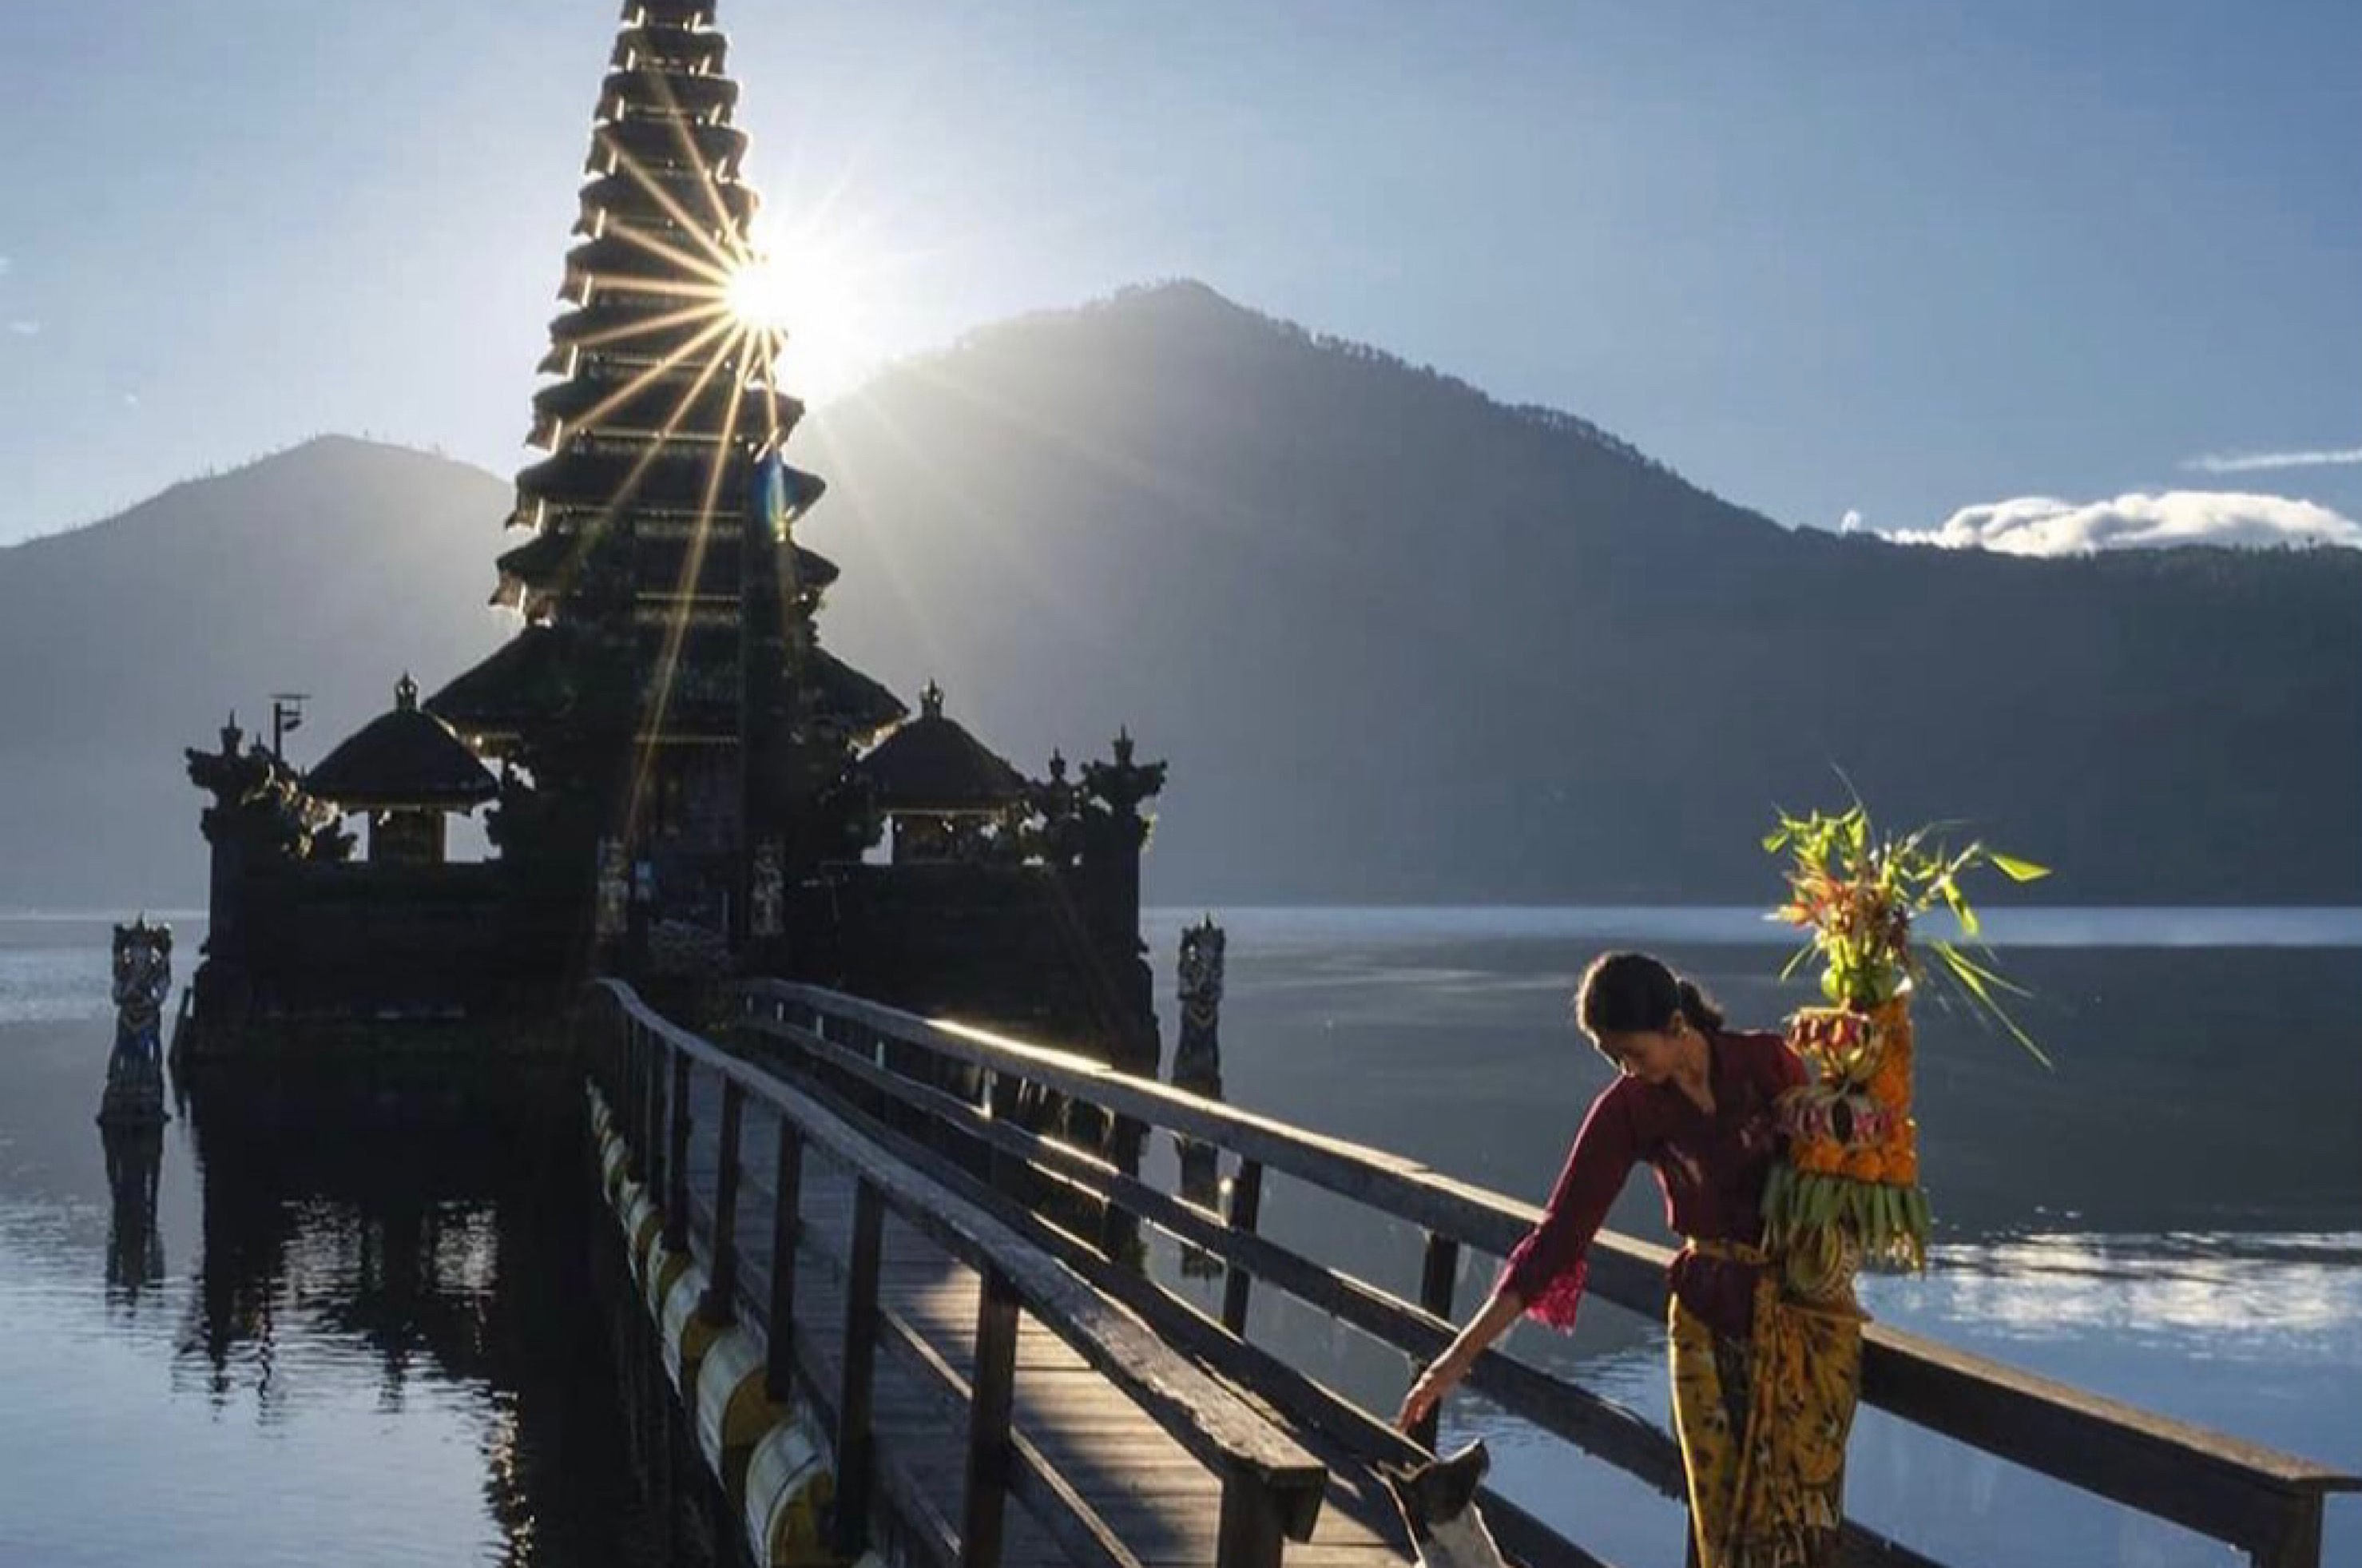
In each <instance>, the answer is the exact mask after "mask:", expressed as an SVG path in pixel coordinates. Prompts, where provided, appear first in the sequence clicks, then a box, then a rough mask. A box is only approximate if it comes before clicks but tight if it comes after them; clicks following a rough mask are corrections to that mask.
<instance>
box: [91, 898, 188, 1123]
mask: <svg viewBox="0 0 2362 1568" xmlns="http://www.w3.org/2000/svg"><path fill="white" fill-rule="evenodd" d="M171 994H172V928H171V926H169V925H149V923H148V920H147V917H146V916H144V915H143V916H141V917H140V918H139V919H138V920H137V921H134V922H132V923H131V924H129V925H118V926H116V928H115V1050H114V1053H113V1054H112V1055H109V1056H108V1057H107V1059H106V1092H105V1095H104V1096H103V1097H102V1098H101V1099H100V1101H99V1107H98V1120H99V1121H100V1122H101V1123H102V1124H104V1125H106V1126H127V1127H131V1126H154V1125H157V1124H159V1123H161V1122H162V1121H166V1120H167V1118H166V1115H165V1111H164V1046H163V1039H162V1031H163V1021H164V1003H165V1001H166V1000H167V999H169V998H170V997H171Z"/></svg>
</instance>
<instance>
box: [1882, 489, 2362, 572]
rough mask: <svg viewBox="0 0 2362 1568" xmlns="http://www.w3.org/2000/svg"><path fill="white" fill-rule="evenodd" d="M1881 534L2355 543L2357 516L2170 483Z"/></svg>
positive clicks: (1972, 542)
mask: <svg viewBox="0 0 2362 1568" xmlns="http://www.w3.org/2000/svg"><path fill="white" fill-rule="evenodd" d="M1886 537H1888V538H1890V539H1893V540H1894V541H1895V542H1896V543H1898V544H1905V545H1937V546H1940V547H1943V548H1946V549H1983V550H1992V551H1995V552H1998V553H2000V554H2003V555H2012V556H2081V555H2090V554H2091V553H2092V552H2093V551H2095V550H2133V549H2159V548H2163V547H2167V546H2170V545H2235V546H2243V547H2262V546H2271V545H2301V544H2315V543H2318V544H2329V545H2345V546H2347V547H2353V548H2362V524H2356V523H2355V522H2354V521H2353V520H2352V519H2350V518H2347V517H2343V516H2340V515H2339V514H2338V513H2334V512H2332V511H2331V510H2330V509H2329V508H2327V507H2325V506H2321V505H2317V504H2315V503H2314V502H2310V501H2297V500H2293V499H2291V498H2290V497H2288V496H2281V495H2246V494H2241V493H2239V492H2237V491H2213V490H2171V491H2163V492H2161V493H2158V494H2153V495H2152V494H2139V493H2135V494H2131V495H2120V496H2117V497H2116V498H2115V499H2114V500H2113V501H2092V502H2072V501H2059V500H2056V499H2054V498H2052V497H2050V496H2046V495H2026V496H2020V497H2018V498H2016V499H2015V500H2013V501H1993V502H1985V503H1984V504H1982V505H1980V506H1964V507H1962V508H1960V510H1959V511H1958V512H1955V513H1952V515H1951V516H1950V517H1948V518H1947V519H1945V521H1944V524H1943V526H1941V527H1938V528H1926V529H1904V530H1899V531H1897V532H1894V533H1890V534H1888V535H1887V536H1886Z"/></svg>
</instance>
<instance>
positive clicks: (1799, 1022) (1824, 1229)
mask: <svg viewBox="0 0 2362 1568" xmlns="http://www.w3.org/2000/svg"><path fill="white" fill-rule="evenodd" d="M1934 831H1935V830H1933V829H1931V828H1921V829H1919V830H1918V831H1917V832H1915V833H1912V834H1904V835H1902V836H1900V837H1881V836H1880V835H1879V834H1878V833H1877V832H1876V830H1875V829H1874V828H1873V827H1872V825H1871V820H1870V813H1869V812H1867V811H1866V810H1865V809H1864V808H1863V807H1861V806H1860V804H1859V803H1857V804H1856V805H1855V806H1854V807H1853V809H1852V810H1850V811H1848V812H1843V813H1842V814H1839V815H1836V816H1829V815H1825V814H1823V813H1821V812H1815V813H1813V814H1812V815H1811V816H1808V817H1791V816H1788V815H1785V814H1784V813H1783V815H1782V816H1781V818H1780V823H1779V826H1778V827H1777V828H1775V829H1774V830H1773V831H1772V832H1771V834H1769V835H1767V836H1766V837H1765V839H1764V841H1763V847H1764V848H1765V850H1767V851H1768V852H1770V853H1771V854H1773V855H1778V854H1781V853H1783V851H1784V852H1785V853H1786V854H1787V856H1788V857H1789V862H1788V868H1787V881H1788V901H1787V902H1786V903H1784V904H1783V905H1782V906H1781V907H1780V908H1779V909H1777V910H1775V911H1772V918H1773V919H1775V920H1779V921H1783V922H1787V923H1788V924H1790V925H1794V926H1796V927H1798V928H1799V929H1801V930H1803V931H1805V933H1807V940H1806V941H1805V945H1804V946H1803V947H1802V948H1801V949H1799V950H1798V952H1797V954H1796V956H1795V957H1794V958H1793V959H1791V960H1790V961H1789V964H1788V967H1787V969H1786V970H1784V971H1783V975H1782V977H1783V979H1784V978H1785V977H1787V976H1788V975H1792V974H1794V972H1795V971H1796V970H1797V968H1799V967H1800V966H1802V965H1804V964H1805V962H1806V961H1807V960H1809V959H1812V958H1814V957H1816V956H1817V957H1818V958H1819V960H1820V962H1821V995H1822V996H1823V997H1824V998H1825V999H1827V1006H1824V1007H1809V1008H1803V1009H1800V1010H1798V1011H1797V1012H1796V1013H1795V1014H1794V1016H1792V1017H1791V1018H1790V1019H1789V1021H1788V1043H1789V1044H1790V1045H1791V1046H1793V1047H1794V1049H1795V1051H1796V1053H1797V1054H1798V1055H1801V1056H1803V1057H1804V1058H1805V1061H1806V1062H1807V1063H1809V1064H1810V1065H1811V1066H1812V1068H1813V1081H1812V1082H1811V1083H1808V1084H1806V1085H1805V1086H1804V1087H1802V1088H1796V1089H1794V1090H1791V1091H1790V1092H1789V1093H1788V1094H1787V1095H1785V1096H1783V1098H1782V1100H1781V1103H1780V1123H1781V1129H1782V1131H1783V1132H1785V1133H1786V1134H1787V1135H1788V1154H1787V1157H1786V1158H1785V1159H1783V1161H1781V1162H1780V1163H1779V1164H1778V1165H1774V1166H1773V1167H1772V1172H1771V1184H1770V1186H1769V1187H1767V1188H1766V1189H1765V1191H1764V1195H1763V1215H1764V1239H1765V1241H1766V1242H1767V1243H1768V1244H1769V1245H1770V1246H1771V1248H1772V1249H1773V1250H1775V1251H1776V1252H1778V1253H1780V1254H1781V1255H1782V1256H1783V1257H1784V1258H1785V1259H1786V1267H1787V1276H1788V1286H1789V1288H1790V1291H1791V1292H1792V1293H1793V1294H1794V1295H1796V1296H1798V1297H1803V1298H1805V1299H1806V1300H1814V1301H1824V1302H1842V1301H1847V1300H1849V1299H1850V1297H1851V1293H1852V1280H1853V1275H1854V1274H1855V1272H1856V1271H1857V1270H1858V1269H1860V1267H1862V1266H1863V1265H1865V1264H1868V1265H1871V1266H1888V1267H1896V1268H1914V1269H1915V1268H1924V1267H1925V1266H1926V1261H1927V1228H1928V1209H1927V1195H1926V1193H1925V1192H1924V1191H1922V1190H1921V1189H1920V1186H1919V1143H1918V1130H1919V1129H1918V1123H1917V1122H1916V1121H1914V1120H1913V1119H1912V1115H1911V1097H1912V1075H1911V1058H1912V1033H1911V999H1912V996H1913V994H1914V991H1915V987H1916V983H1917V982H1918V981H1919V980H1920V979H1921V978H1922V977H1924V976H1925V975H1926V973H1927V971H1928V970H1929V968H1930V967H1933V968H1935V969H1936V970H1937V971H1938V972H1940V973H1941V974H1943V975H1944V976H1946V977H1948V978H1949V979H1951V980H1952V981H1954V982H1956V983H1957V984H1958V985H1959V988H1960V989H1961V991H1962V992H1963V993H1965V994H1966V995H1967V997H1968V998H1969V999H1970V1000H1971V1001H1972V1002H1974V1003H1976V1004H1978V1005H1980V1006H1981V1007H1982V1008H1984V1009H1985V1010H1988V1011H1989V1012H1991V1013H1992V1016H1993V1017H1994V1018H1995V1019H1996V1020H1998V1021H2000V1022H2001V1024H2002V1025H2003V1027H2004V1028H2006V1029H2007V1030H2008V1031H2009V1032H2010V1033H2011V1034H2012V1035H2014V1037H2015V1038H2016V1039H2017V1041H2018V1042H2019V1043H2021V1044H2023V1045H2024V1046H2025V1048H2026V1049H2027V1050H2028V1051H2031V1052H2033V1054H2034V1055H2035V1057H2036V1060H2039V1061H2041V1062H2042V1063H2043V1064H2044V1066H2048V1065H2049V1063H2048V1058H2047V1057H2045V1056H2043V1055H2042V1052H2041V1051H2040V1049H2039V1048H2038V1047H2036V1045H2035V1043H2034V1042H2033V1040H2032V1039H2031V1038H2029V1037H2028V1036H2027V1034H2026V1032H2025V1031H2024V1030H2023V1029H2021V1028H2019V1027H2018V1025H2017V1023H2016V1021H2014V1020H2013V1019H2012V1018H2011V1017H2010V1016H2009V1014H2008V1013H2007V1011H2006V1010H2003V1006H2002V1004H2001V1000H2000V995H1999V993H2002V992H2010V993H2013V994H2015V995H2020V996H2022V995H2024V994H2025V993H2024V992H2023V991H2020V990H2018V988H2016V987H2014V986H2012V985H2011V984H2010V983H2009V982H2008V981H2006V980H2004V979H2003V978H2002V977H2001V976H2000V975H1998V974H1996V973H1995V972H1994V971H1993V970H1992V967H1991V966H1989V965H1988V964H1986V963H1985V962H1983V961H1982V959H1981V957H1977V956H1971V955H1970V953H1969V952H1968V951H1966V950H1965V949H1964V947H1963V946H1962V943H1963V942H1966V943H1971V944H1973V943H1976V941H1977V939H1978V936H1979V934H1980V933H1979V930H1978V924H1977V918H1976V913H1975V911H1973V910H1971V909H1970V907H1969V903H1968V900H1966V899H1965V898H1964V897H1962V896H1961V893H1960V888H1959V878H1961V877H1962V876H1963V875H1965V874H1966V873H1968V872H1969V871H1970V870H1972V869H1974V868H1975V867H1980V866H1990V867H1992V868H1993V869H1995V870H1997V871H1999V872H2001V873H2002V874H2003V876H2005V877H2007V878H2010V879H2011V880H2012V881H2016V882H2030V881H2033V880H2035V879H2036V878H2040V877H2047V876H2048V875H2049V872H2048V870H2047V868H2046V867H2040V866H2036V865H2033V864H2031V863H2030V862H2027V861H2024V860H2017V859H2014V858H2012V857H2011V856H2006V855H1998V854H1995V853H1993V852H1992V851H1991V850H1989V849H1987V848H1985V847H1984V845H1981V844H1970V845H1969V846H1968V847H1967V848H1965V849H1960V850H1957V851H1956V850H1952V849H1950V848H1948V847H1947V846H1946V845H1944V844H1942V843H1941V842H1940V841H1938V840H1937V838H1936V837H1935V836H1934ZM1939 903H1940V904H1942V905H1943V906H1944V907H1945V908H1947V909H1948V910H1949V911H1951V913H1952V916H1953V919H1954V920H1955V922H1957V923H1958V924H1959V928H1960V937H1961V941H1959V942H1955V941H1950V940H1943V939H1930V940H1926V941H1922V942H1919V943H1916V944H1915V942H1914V938H1913V933H1912V922H1914V921H1915V919H1917V918H1918V917H1919V916H1921V915H1923V914H1926V913H1927V912H1928V911H1930V910H1933V909H1934V908H1935V907H1936V906H1937V904H1939ZM1922 949H1924V950H1925V951H1926V953H1927V954H1930V955H1933V956H1934V958H1935V960H1936V964H1935V965H1934V966H1928V965H1926V964H1925V963H1924V962H1923V960H1922V958H1921V950H1922ZM1979 951H1980V953H1981V952H1982V951H1983V950H1982V949H1981V947H1980V949H1979Z"/></svg>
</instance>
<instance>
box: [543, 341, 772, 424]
mask: <svg viewBox="0 0 2362 1568" xmlns="http://www.w3.org/2000/svg"><path fill="white" fill-rule="evenodd" d="M733 326H734V324H733V323H732V321H731V319H730V318H729V317H728V316H727V315H723V316H719V317H717V318H716V319H715V320H714V322H713V324H712V326H708V327H706V328H705V329H704V330H703V331H701V332H700V333H699V334H698V335H697V336H696V337H692V338H690V340H689V341H688V342H686V343H684V344H682V345H681V346H680V347H679V348H676V349H674V350H673V351H672V352H671V353H669V354H668V355H666V356H665V357H664V358H663V359H659V360H657V362H656V363H655V364H653V365H650V366H649V367H648V368H647V369H646V370H642V371H641V372H640V373H639V374H638V375H636V376H634V377H633V378H632V379H631V380H630V381H625V382H624V384H623V385H622V386H620V387H618V388H616V389H615V390H614V391H613V392H610V393H608V394H607V395H606V396H605V397H603V398H601V399H600V400H599V402H598V403H595V404H594V405H592V406H591V408H590V410H589V411H588V412H586V413H584V414H580V415H579V416H578V417H576V418H574V419H572V420H569V421H568V422H567V423H568V425H571V426H573V427H574V428H575V429H578V430H588V429H590V427H591V426H593V425H598V424H600V423H602V421H604V420H605V419H606V417H607V415H609V414H613V413H614V412H615V410H617V409H619V408H621V407H623V406H624V404H625V403H629V402H631V401H632V399H634V398H635V397H637V396H638V395H639V394H640V392H641V391H642V390H643V389H644V388H646V386H647V385H648V384H649V383H650V382H652V381H657V380H658V379H659V378H661V377H662V376H664V375H666V374H667V373H668V372H669V371H671V370H673V369H674V368H676V367H677V366H679V364H680V362H681V361H682V360H684V359H688V358H689V357H690V355H692V354H694V353H696V352H697V351H698V350H699V349H700V348H704V347H705V346H706V344H708V343H710V342H712V340H713V338H714V337H716V336H717V335H718V334H721V333H724V332H728V331H731V330H732V329H733ZM741 330H743V329H741ZM676 417H678V415H676Z"/></svg>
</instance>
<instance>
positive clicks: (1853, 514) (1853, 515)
mask: <svg viewBox="0 0 2362 1568" xmlns="http://www.w3.org/2000/svg"><path fill="white" fill-rule="evenodd" d="M1861 525H1862V516H1861V513H1860V510H1859V509H1858V508H1855V507H1851V506H1849V507H1847V508H1846V514H1845V515H1844V516H1842V517H1840V518H1838V533H1840V534H1859V533H1860V532H1861Z"/></svg>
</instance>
